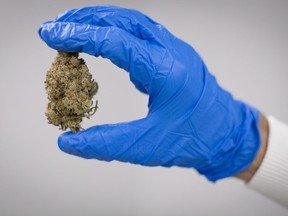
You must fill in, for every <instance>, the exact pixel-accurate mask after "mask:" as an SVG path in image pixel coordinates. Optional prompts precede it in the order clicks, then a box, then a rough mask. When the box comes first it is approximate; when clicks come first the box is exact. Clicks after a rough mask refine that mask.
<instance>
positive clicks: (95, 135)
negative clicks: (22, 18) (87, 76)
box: [39, 6, 260, 181]
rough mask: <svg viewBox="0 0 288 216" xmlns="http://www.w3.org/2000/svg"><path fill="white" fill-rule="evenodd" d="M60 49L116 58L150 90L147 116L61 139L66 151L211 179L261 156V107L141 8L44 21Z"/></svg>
mask: <svg viewBox="0 0 288 216" xmlns="http://www.w3.org/2000/svg"><path fill="white" fill-rule="evenodd" d="M39 34H40V37H41V38H42V39H43V40H44V41H45V42H46V43H47V44H48V46H50V47H51V48H53V49H56V50H60V51H65V52H85V53H88V54H90V55H93V56H96V57H97V56H102V57H104V58H108V59H110V60H111V61H112V62H113V63H114V64H115V65H117V66H118V67H120V68H123V69H124V70H126V71H128V72H129V74H130V79H131V81H132V82H133V83H134V85H135V86H136V88H137V89H138V90H140V91H141V92H143V93H146V94H148V95H149V104H148V106H149V113H148V115H147V116H146V117H145V118H143V119H140V120H136V121H132V122H125V123H120V124H112V125H101V126H95V127H91V128H89V129H87V130H83V131H81V132H78V133H76V134H73V133H71V132H67V133H64V134H62V135H61V136H60V137H59V139H58V145H59V147H60V149H61V150H62V151H64V152H67V153H69V154H72V155H76V156H79V157H83V158H88V159H90V158H95V159H98V160H105V161H112V160H118V161H123V162H130V163H135V164H141V165H146V166H165V167H170V166H181V167H193V168H195V169H197V170H198V172H200V173H201V174H204V175H205V176H206V177H207V178H208V179H209V180H211V181H215V180H218V179H221V178H224V177H228V176H232V175H235V174H237V173H239V172H241V171H243V170H244V169H246V168H247V167H248V166H249V165H250V164H251V162H252V161H253V160H254V158H255V156H256V154H257V152H258V149H259V146H260V136H259V129H258V122H259V112H258V111H257V110H255V109H254V108H252V107H250V106H248V105H246V104H245V103H243V102H240V101H237V100H235V99H233V97H232V96H231V94H230V93H229V92H227V91H225V90H223V89H222V88H221V87H219V85H218V83H217V81H216V79H215V78H214V77H213V76H212V75H211V74H210V72H209V71H208V69H207V67H206V66H205V64H204V62H203V60H202V59H201V57H200V56H199V55H198V54H197V53H196V51H195V50H194V49H193V48H192V47H191V46H190V45H189V44H187V43H185V42H183V41H182V40H180V39H179V38H177V37H175V36H174V35H172V34H171V33H170V32H169V31H168V30H167V29H166V28H165V27H163V26H162V25H160V24H159V23H156V22H155V21H153V20H152V19H150V18H149V17H147V16H145V15H143V14H141V13H140V12H138V11H135V10H129V9H125V8H119V7H113V6H96V7H87V8H81V9H73V10H70V11H67V12H65V13H63V14H61V15H60V16H58V17H57V18H56V19H55V20H54V21H50V22H46V23H44V24H42V26H41V28H40V30H39Z"/></svg>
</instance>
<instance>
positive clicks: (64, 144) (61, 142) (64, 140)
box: [57, 132, 73, 153]
mask: <svg viewBox="0 0 288 216" xmlns="http://www.w3.org/2000/svg"><path fill="white" fill-rule="evenodd" d="M72 137H73V133H72V132H66V133H63V134H61V135H60V136H59V137H58V140H57V143H58V147H59V148H60V149H61V151H63V152H67V153H68V152H69V150H70V149H71V147H72V145H71V144H70V140H71V138H72Z"/></svg>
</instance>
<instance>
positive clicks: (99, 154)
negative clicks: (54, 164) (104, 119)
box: [58, 118, 149, 164]
mask: <svg viewBox="0 0 288 216" xmlns="http://www.w3.org/2000/svg"><path fill="white" fill-rule="evenodd" d="M148 130H149V124H148V118H144V119H140V120H136V121H132V122H125V123H119V124H107V125H101V126H94V127H91V128H89V129H87V130H83V131H80V132H78V133H72V132H66V133H64V134H62V135H60V137H59V138H58V146H59V148H60V149H61V150H62V151H64V152H66V153H68V154H72V155H75V156H79V157H82V158H86V159H92V158H93V159H98V160H104V161H112V160H119V161H123V162H130V163H137V164H141V161H142V160H144V159H145V155H147V154H146V153H147V150H144V151H141V149H142V147H141V146H143V145H142V144H141V143H143V142H145V136H146V132H147V131H148Z"/></svg>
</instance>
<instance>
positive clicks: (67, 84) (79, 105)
mask: <svg viewBox="0 0 288 216" xmlns="http://www.w3.org/2000/svg"><path fill="white" fill-rule="evenodd" d="M78 56H79V54H78V53H65V52H58V55H57V56H56V58H55V60H54V62H53V63H52V66H51V68H50V69H49V70H48V71H47V74H46V81H45V90H46V93H47V94H48V100H49V102H48V105H47V110H46V113H45V115H46V117H47V119H48V122H49V124H53V125H55V126H59V127H60V129H61V130H66V129H67V128H69V129H70V130H71V131H72V132H78V131H80V130H81V129H82V127H81V125H80V123H81V122H82V118H83V117H87V118H89V117H90V116H92V115H93V114H94V113H95V112H96V110H97V101H96V105H95V106H93V101H92V98H93V96H94V95H95V94H96V92H97V90H98V84H97V82H95V81H94V79H92V75H91V74H90V73H89V70H88V68H87V66H86V64H85V62H84V60H83V59H81V58H78Z"/></svg>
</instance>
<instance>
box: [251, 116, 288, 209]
mask: <svg viewBox="0 0 288 216" xmlns="http://www.w3.org/2000/svg"><path fill="white" fill-rule="evenodd" d="M268 122H269V138H268V146H267V151H266V155H265V157H264V159H263V161H262V164H261V166H260V167H259V169H258V171H257V172H256V173H255V174H254V176H253V178H252V179H251V180H250V182H249V183H248V187H250V188H252V189H254V190H255V191H258V192H259V193H261V194H264V195H265V196H266V197H269V198H270V199H272V200H274V201H276V202H278V203H280V204H282V205H284V206H286V207H288V126H287V125H285V124H283V123H282V122H280V121H279V120H277V119H275V118H274V117H272V116H269V117H268Z"/></svg>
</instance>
